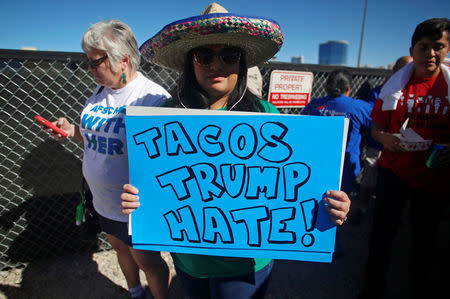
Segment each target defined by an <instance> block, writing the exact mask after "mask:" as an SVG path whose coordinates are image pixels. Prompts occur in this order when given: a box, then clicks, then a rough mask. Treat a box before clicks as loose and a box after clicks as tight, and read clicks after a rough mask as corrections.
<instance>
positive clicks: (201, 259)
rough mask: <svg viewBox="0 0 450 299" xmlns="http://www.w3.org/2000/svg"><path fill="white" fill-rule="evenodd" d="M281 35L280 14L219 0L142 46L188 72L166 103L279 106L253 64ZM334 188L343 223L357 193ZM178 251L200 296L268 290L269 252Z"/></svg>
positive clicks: (181, 273)
mask: <svg viewBox="0 0 450 299" xmlns="http://www.w3.org/2000/svg"><path fill="white" fill-rule="evenodd" d="M282 43H283V35H282V33H281V29H280V27H279V25H278V24H277V23H276V22H275V21H272V20H269V19H265V18H260V17H246V16H240V15H236V14H231V13H228V12H227V11H226V10H225V9H224V8H223V7H221V6H220V5H218V4H216V3H213V4H211V5H210V6H208V7H207V9H205V11H204V12H203V14H202V15H201V16H195V17H191V18H187V19H183V20H179V21H176V22H173V23H171V24H169V25H167V26H165V27H164V28H163V29H162V30H161V31H160V32H159V33H158V34H156V35H155V36H154V37H152V38H151V39H149V40H148V41H147V42H145V43H144V45H142V46H141V53H142V55H143V57H144V58H145V59H147V60H149V61H150V62H153V63H156V64H159V65H161V66H164V67H169V68H172V69H174V70H177V71H180V72H182V80H181V84H180V86H178V89H177V91H176V92H175V95H174V99H170V100H169V101H167V102H166V103H165V104H164V106H168V107H184V108H197V109H216V110H237V111H254V112H256V111H257V112H272V113H275V112H277V109H276V108H275V107H274V106H273V105H272V104H271V103H269V102H267V101H263V100H261V99H259V98H257V97H256V96H255V95H254V94H252V93H251V92H249V91H248V87H247V69H248V67H252V66H255V65H258V64H260V63H263V62H264V61H266V60H268V59H270V58H271V57H272V56H273V55H275V53H276V52H278V50H279V49H280V47H281V45H282ZM137 194H138V190H137V189H136V188H135V187H133V186H131V185H129V184H127V185H125V186H124V193H123V194H122V200H123V201H122V207H123V212H124V213H125V214H130V213H132V212H133V211H134V210H135V209H136V208H137V207H139V205H140V204H139V198H138V196H137ZM328 194H329V195H330V198H328V199H327V200H328V201H329V205H328V207H329V213H330V216H331V218H332V220H333V221H334V222H335V223H336V224H338V225H341V224H342V223H343V221H344V219H345V217H346V215H347V213H348V210H349V207H350V200H349V199H348V196H347V195H346V194H345V193H344V192H340V191H329V193H328ZM331 197H333V198H334V199H332V198H331ZM160 200H164V199H162V198H161V199H160ZM172 257H173V260H174V263H175V267H176V269H177V277H179V278H180V280H181V282H182V284H183V286H184V289H185V290H186V292H187V293H188V295H189V297H190V298H196V299H197V298H230V299H231V298H232V299H235V298H263V297H264V293H265V290H266V288H267V285H268V281H269V278H270V273H271V270H272V266H273V261H272V260H271V259H267V258H236V257H220V256H207V255H196V254H182V253H173V254H172Z"/></svg>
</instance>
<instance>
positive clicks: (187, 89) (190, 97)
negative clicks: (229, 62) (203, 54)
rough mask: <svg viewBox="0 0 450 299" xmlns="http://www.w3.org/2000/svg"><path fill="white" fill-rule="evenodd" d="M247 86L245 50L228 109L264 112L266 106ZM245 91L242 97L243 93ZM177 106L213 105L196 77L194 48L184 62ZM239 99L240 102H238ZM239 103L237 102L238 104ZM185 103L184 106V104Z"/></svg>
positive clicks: (195, 107) (176, 99)
mask: <svg viewBox="0 0 450 299" xmlns="http://www.w3.org/2000/svg"><path fill="white" fill-rule="evenodd" d="M246 87H247V59H246V57H245V52H244V51H242V55H241V57H240V59H239V73H238V79H237V83H236V86H235V88H234V89H233V91H232V92H231V94H230V96H229V98H228V103H227V107H226V109H227V110H230V109H231V108H233V110H234V111H256V112H263V111H264V108H263V106H262V105H261V103H260V102H259V100H258V98H257V97H256V96H255V95H253V94H252V93H251V92H250V91H249V90H248V89H247V90H246ZM244 92H245V94H244V96H243V97H242V99H241V100H240V101H239V99H240V98H241V96H242V94H243V93H244ZM173 96H174V100H175V105H176V107H184V106H186V107H187V108H194V109H207V108H208V107H209V106H210V105H211V101H210V99H209V95H208V93H207V92H206V91H205V90H204V89H203V88H202V87H201V86H200V85H199V84H198V82H197V79H196V78H195V73H194V65H193V50H191V51H189V52H188V54H187V56H186V60H185V63H184V71H183V74H182V75H181V82H180V84H179V86H178V91H177V93H176V94H174V95H173ZM238 101H239V102H238ZM236 103H237V104H236ZM183 104H184V106H183Z"/></svg>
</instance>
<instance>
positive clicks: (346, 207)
mask: <svg viewBox="0 0 450 299" xmlns="http://www.w3.org/2000/svg"><path fill="white" fill-rule="evenodd" d="M323 201H324V203H325V204H326V209H327V211H328V213H329V214H330V218H331V221H333V222H334V223H335V224H336V225H342V224H344V222H345V220H347V214H348V212H349V211H350V204H351V202H350V199H349V198H348V196H347V193H345V192H343V191H333V190H331V191H327V193H326V194H325V196H324V198H323Z"/></svg>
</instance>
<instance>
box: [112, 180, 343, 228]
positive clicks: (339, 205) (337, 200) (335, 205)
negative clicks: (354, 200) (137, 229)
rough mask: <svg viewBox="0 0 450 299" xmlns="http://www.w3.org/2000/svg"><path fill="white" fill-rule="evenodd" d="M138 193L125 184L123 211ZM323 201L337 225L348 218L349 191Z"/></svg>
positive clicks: (132, 206)
mask: <svg viewBox="0 0 450 299" xmlns="http://www.w3.org/2000/svg"><path fill="white" fill-rule="evenodd" d="M138 193H139V190H138V189H137V188H136V187H134V186H132V185H130V184H125V185H123V193H122V194H121V196H120V198H121V199H122V213H124V214H125V215H129V214H131V213H132V212H133V211H134V210H136V209H137V208H138V207H139V206H140V203H139V196H138ZM323 201H324V203H325V204H326V209H327V211H328V213H329V214H330V218H331V221H333V223H334V224H336V225H342V224H343V223H344V222H345V220H347V214H348V212H349V211H350V204H351V201H350V199H349V198H348V196H347V193H345V192H343V191H334V190H330V191H327V192H326V194H325V196H324V198H323Z"/></svg>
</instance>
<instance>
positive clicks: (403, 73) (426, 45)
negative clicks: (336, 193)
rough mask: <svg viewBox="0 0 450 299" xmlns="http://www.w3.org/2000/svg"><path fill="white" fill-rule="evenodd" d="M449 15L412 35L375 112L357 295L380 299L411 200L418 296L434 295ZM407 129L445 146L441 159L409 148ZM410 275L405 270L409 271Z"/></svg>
mask: <svg viewBox="0 0 450 299" xmlns="http://www.w3.org/2000/svg"><path fill="white" fill-rule="evenodd" d="M449 34H450V20H449V19H446V18H440V19H437V18H436V19H429V20H426V21H424V22H422V23H420V24H419V25H418V26H417V27H416V29H415V31H414V34H413V36H412V42H411V48H410V54H411V56H412V57H413V62H412V63H410V64H408V65H407V66H405V67H404V68H402V69H401V70H400V71H399V72H397V73H395V74H394V75H393V76H392V77H391V78H390V79H389V80H388V81H387V82H386V84H385V85H384V86H383V88H382V90H381V92H380V95H379V98H378V99H377V101H376V103H375V106H374V108H373V110H372V114H371V117H372V120H373V123H374V125H373V128H372V136H373V137H374V138H375V139H376V140H377V141H378V142H380V143H381V144H382V146H383V149H382V152H381V156H380V158H379V160H378V168H379V170H378V179H377V190H376V202H375V208H374V219H373V227H372V233H371V236H370V242H369V257H368V262H367V266H366V277H365V285H364V288H363V290H362V293H361V294H360V298H381V297H382V296H383V293H384V292H385V288H386V283H387V282H386V278H387V270H388V267H389V257H390V251H391V246H392V241H393V239H394V237H395V235H396V233H397V231H398V228H399V226H400V224H401V220H402V211H403V209H404V207H405V204H406V203H407V202H408V201H409V204H410V209H411V210H410V213H411V220H412V226H411V228H412V258H411V263H410V266H411V269H410V270H411V272H412V286H413V292H412V294H413V296H414V297H417V298H433V296H432V295H431V293H430V292H432V291H433V290H437V289H438V287H437V286H436V281H434V282H431V281H428V280H427V278H430V275H429V273H430V270H431V267H430V266H431V265H430V264H431V263H430V256H432V255H433V250H434V248H435V245H436V243H437V239H438V235H437V233H438V228H439V221H440V219H441V218H442V217H441V216H440V213H441V212H442V211H444V210H445V207H446V206H445V205H447V204H448V203H447V202H446V201H448V199H449V198H450V196H449V195H450V192H449V190H450V189H449V188H448V185H447V184H448V183H449V182H450V181H449V177H450V175H449V172H450V166H449V165H450V163H449V159H448V157H449V152H450V150H449V144H450V111H449V108H450V105H449V81H450V71H449V69H448V68H447V67H446V66H445V65H443V64H442V63H443V61H444V59H445V58H446V56H447V55H448V53H449V48H450V47H449V39H450V35H449ZM405 121H407V127H408V128H411V129H412V130H413V131H414V132H415V133H417V134H419V135H420V136H421V137H422V138H423V139H425V140H432V141H433V143H436V144H442V145H443V147H444V150H443V155H442V157H443V158H442V159H441V160H440V163H439V166H438V167H436V168H429V167H427V164H426V161H427V159H428V158H429V156H430V152H431V149H426V150H417V149H405V148H404V147H402V146H401V140H400V139H399V137H398V135H396V134H399V133H400V128H401V127H402V125H403V124H404V123H405ZM405 272H406V271H405Z"/></svg>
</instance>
